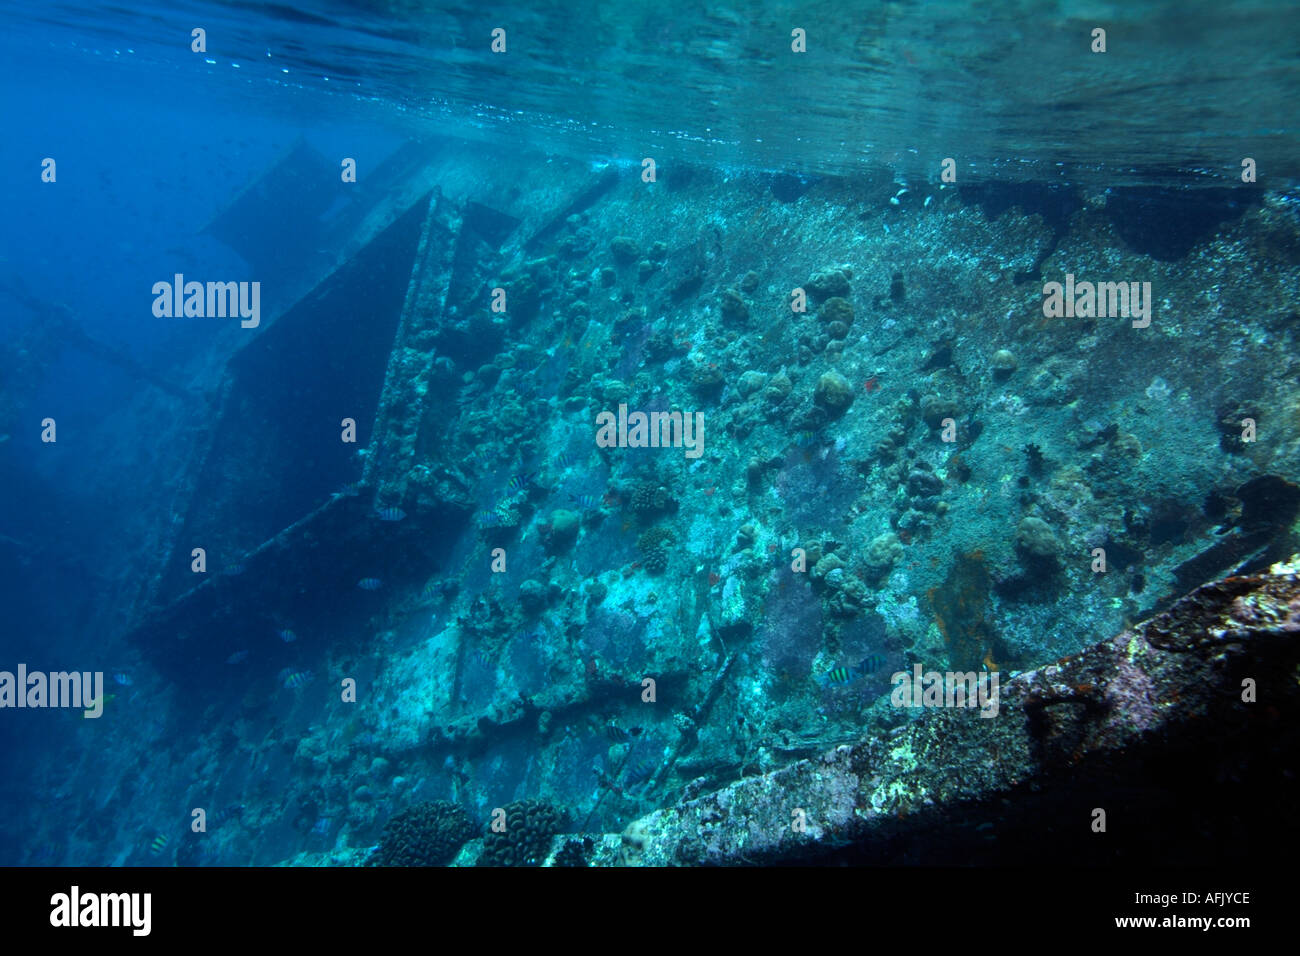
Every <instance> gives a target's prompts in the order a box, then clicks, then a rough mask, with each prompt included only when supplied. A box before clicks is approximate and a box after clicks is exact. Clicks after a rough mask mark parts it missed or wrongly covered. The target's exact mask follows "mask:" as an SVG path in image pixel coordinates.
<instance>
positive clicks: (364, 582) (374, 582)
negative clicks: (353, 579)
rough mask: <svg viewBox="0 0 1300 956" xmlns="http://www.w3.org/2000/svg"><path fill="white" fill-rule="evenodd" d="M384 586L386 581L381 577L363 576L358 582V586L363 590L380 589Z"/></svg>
mask: <svg viewBox="0 0 1300 956" xmlns="http://www.w3.org/2000/svg"><path fill="white" fill-rule="evenodd" d="M383 586H384V582H383V581H381V580H379V578H362V579H361V580H360V581H358V582H357V587H359V588H361V590H363V591H378V590H379V589H380V588H382V587H383Z"/></svg>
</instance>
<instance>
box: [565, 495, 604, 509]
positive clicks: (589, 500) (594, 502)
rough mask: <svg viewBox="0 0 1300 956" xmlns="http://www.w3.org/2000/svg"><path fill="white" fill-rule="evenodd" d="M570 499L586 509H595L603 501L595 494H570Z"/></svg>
mask: <svg viewBox="0 0 1300 956" xmlns="http://www.w3.org/2000/svg"><path fill="white" fill-rule="evenodd" d="M569 500H570V501H572V502H573V503H574V504H575V505H577V506H578V507H579V508H582V509H583V510H584V511H595V510H596V509H597V508H599V507H600V506H601V503H602V502H601V500H600V499H599V498H597V497H596V496H595V495H569Z"/></svg>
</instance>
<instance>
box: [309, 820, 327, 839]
mask: <svg viewBox="0 0 1300 956" xmlns="http://www.w3.org/2000/svg"><path fill="white" fill-rule="evenodd" d="M311 832H312V833H313V834H314V835H315V836H329V832H330V818H329V817H321V818H320V819H319V820H317V821H316V822H315V823H313V824H312V827H311Z"/></svg>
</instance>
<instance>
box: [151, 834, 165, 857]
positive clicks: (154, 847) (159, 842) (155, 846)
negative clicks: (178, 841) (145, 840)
mask: <svg viewBox="0 0 1300 956" xmlns="http://www.w3.org/2000/svg"><path fill="white" fill-rule="evenodd" d="M165 849H167V837H165V836H164V835H163V834H161V833H160V834H158V835H157V836H156V837H154V838H153V841H152V842H151V843H150V844H149V852H150V853H152V854H153V855H154V856H157V855H158V854H159V853H161V852H162V851H163V850H165Z"/></svg>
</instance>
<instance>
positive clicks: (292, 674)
mask: <svg viewBox="0 0 1300 956" xmlns="http://www.w3.org/2000/svg"><path fill="white" fill-rule="evenodd" d="M276 676H277V677H278V679H279V681H280V686H281V687H283V688H284V689H285V690H298V689H299V688H301V687H306V686H307V685H308V684H310V683H311V682H312V677H313V674H312V672H311V671H296V670H294V669H293V668H292V667H286V668H285V669H284V670H282V671H280V673H279V674H278V675H276Z"/></svg>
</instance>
